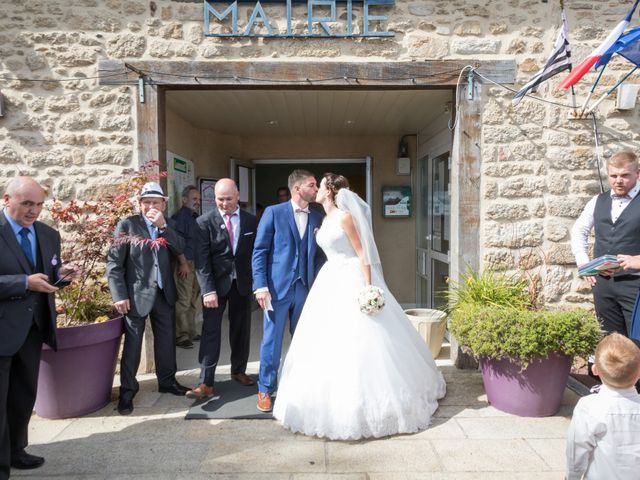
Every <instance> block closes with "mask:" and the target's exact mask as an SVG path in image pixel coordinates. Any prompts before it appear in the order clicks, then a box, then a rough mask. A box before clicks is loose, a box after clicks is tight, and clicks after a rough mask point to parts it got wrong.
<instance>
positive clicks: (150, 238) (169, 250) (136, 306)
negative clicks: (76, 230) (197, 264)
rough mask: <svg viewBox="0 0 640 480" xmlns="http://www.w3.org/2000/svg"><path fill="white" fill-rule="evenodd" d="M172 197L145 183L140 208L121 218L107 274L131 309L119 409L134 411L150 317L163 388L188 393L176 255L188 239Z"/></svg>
mask: <svg viewBox="0 0 640 480" xmlns="http://www.w3.org/2000/svg"><path fill="white" fill-rule="evenodd" d="M166 200H167V197H165V196H164V193H163V192H162V188H161V187H160V185H158V184H157V183H155V182H149V183H147V184H145V185H144V187H142V191H141V193H140V196H139V197H138V202H139V204H140V213H139V214H137V215H132V216H130V217H127V218H125V219H124V220H121V221H120V223H119V224H118V226H117V227H116V232H115V240H114V244H113V246H112V247H111V248H110V249H109V254H108V256H107V280H108V282H109V290H111V297H112V298H113V302H114V306H115V308H116V310H117V311H118V312H119V313H121V314H123V315H125V331H124V347H123V351H122V360H121V363H120V398H119V400H118V412H119V413H120V414H121V415H128V414H130V413H131V412H132V411H133V397H134V396H135V395H136V393H138V389H139V385H138V381H137V380H136V373H137V371H138V366H139V365H140V354H141V351H142V336H143V334H144V326H145V320H146V318H147V316H149V318H150V319H151V328H152V330H153V340H154V343H153V351H154V357H155V363H156V377H157V378H158V390H159V391H160V392H161V393H172V394H174V395H184V394H185V393H186V391H187V390H188V389H187V388H186V387H183V386H182V385H180V384H179V383H178V382H177V381H176V370H177V367H176V350H175V337H176V324H175V308H174V307H175V303H176V285H175V283H174V280H173V270H172V267H171V258H172V257H174V258H177V257H178V255H181V254H182V251H183V250H182V249H183V240H182V238H181V237H180V235H179V234H178V233H177V232H176V231H175V230H174V229H173V228H172V226H171V224H170V223H168V222H167V220H165V218H164V215H163V212H164V211H165V209H166V206H167V202H166Z"/></svg>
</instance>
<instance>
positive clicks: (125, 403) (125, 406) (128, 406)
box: [118, 398, 133, 415]
mask: <svg viewBox="0 0 640 480" xmlns="http://www.w3.org/2000/svg"><path fill="white" fill-rule="evenodd" d="M132 412H133V402H132V401H131V400H125V399H124V398H121V399H120V400H118V413H119V414H120V415H131V413H132Z"/></svg>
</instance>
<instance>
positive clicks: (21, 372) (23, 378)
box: [0, 323, 42, 480]
mask: <svg viewBox="0 0 640 480" xmlns="http://www.w3.org/2000/svg"><path fill="white" fill-rule="evenodd" d="M41 352H42V334H41V333H40V330H39V329H38V327H37V326H36V325H35V323H34V324H33V325H32V327H31V330H30V331H29V334H28V335H27V338H26V340H25V341H24V343H23V344H22V347H20V350H18V351H17V352H16V353H15V354H14V355H12V356H6V357H5V356H0V480H4V479H7V478H9V471H10V468H11V455H12V454H13V453H14V452H19V451H20V450H22V449H24V448H25V447H26V446H27V444H28V433H29V420H30V419H31V412H32V411H33V405H34V404H35V402H36V390H37V388H38V370H39V368H40V354H41Z"/></svg>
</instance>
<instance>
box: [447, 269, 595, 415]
mask: <svg viewBox="0 0 640 480" xmlns="http://www.w3.org/2000/svg"><path fill="white" fill-rule="evenodd" d="M538 285H539V277H534V278H533V280H532V281H527V280H526V279H524V278H522V277H518V276H508V275H506V274H504V273H497V272H495V271H492V270H485V271H484V272H482V273H477V272H471V273H469V274H466V275H463V276H462V278H461V280H460V281H459V282H451V284H450V290H449V295H448V297H449V302H450V304H449V308H450V311H451V318H452V320H451V332H452V333H453V335H455V337H456V338H457V339H458V342H459V343H460V344H461V345H462V346H463V348H464V349H467V350H469V351H471V352H472V353H473V355H474V356H476V357H477V358H478V359H479V361H480V368H481V371H482V379H483V382H484V387H485V391H486V393H487V398H488V400H489V402H490V403H491V404H492V405H493V406H494V407H496V408H498V409H499V410H502V411H505V412H508V413H513V414H516V415H522V416H532V417H542V416H549V415H554V414H555V413H557V411H558V410H559V408H560V403H561V401H562V396H563V393H564V389H565V387H566V384H567V379H568V377H569V370H570V367H571V362H572V359H573V357H574V356H576V355H588V354H591V353H592V352H593V351H594V349H595V347H596V345H597V343H598V341H599V340H600V337H601V331H600V326H599V325H598V322H597V320H596V318H595V315H594V314H593V313H592V312H589V311H587V310H582V309H573V310H561V309H554V310H552V309H547V308H542V307H541V306H540V305H538V302H537V295H536V293H537V287H538Z"/></svg>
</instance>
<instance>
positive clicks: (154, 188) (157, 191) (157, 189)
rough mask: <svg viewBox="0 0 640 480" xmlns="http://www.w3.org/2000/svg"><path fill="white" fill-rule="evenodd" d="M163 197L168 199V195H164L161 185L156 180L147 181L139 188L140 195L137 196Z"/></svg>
mask: <svg viewBox="0 0 640 480" xmlns="http://www.w3.org/2000/svg"><path fill="white" fill-rule="evenodd" d="M149 197H155V198H163V199H164V200H168V199H169V197H166V196H165V194H164V192H163V191H162V187H161V186H160V184H159V183H156V182H147V183H145V184H144V186H143V187H142V190H140V196H139V197H138V198H149Z"/></svg>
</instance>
